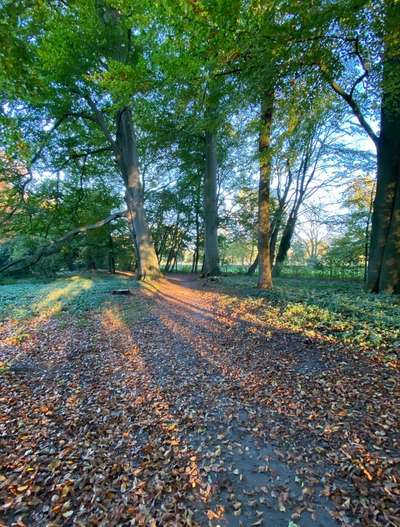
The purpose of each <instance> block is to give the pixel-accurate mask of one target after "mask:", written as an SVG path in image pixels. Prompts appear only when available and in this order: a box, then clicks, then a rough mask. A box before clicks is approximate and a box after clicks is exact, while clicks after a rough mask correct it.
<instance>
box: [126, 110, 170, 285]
mask: <svg viewBox="0 0 400 527" xmlns="http://www.w3.org/2000/svg"><path fill="white" fill-rule="evenodd" d="M116 143H117V148H118V164H119V167H120V170H121V174H122V178H123V180H124V183H125V201H126V204H127V206H128V221H129V222H130V225H131V232H132V233H133V236H134V244H135V249H136V256H137V269H136V273H137V277H138V279H139V280H140V279H145V278H157V277H159V276H160V268H159V264H158V259H157V255H156V252H155V250H154V245H153V241H152V239H151V236H150V232H149V228H148V225H147V221H146V217H145V212H144V199H143V188H142V182H141V179H140V172H139V162H138V153H137V145H136V136H135V131H134V128H133V121H132V113H131V110H130V109H129V108H127V107H126V108H123V109H122V110H120V111H119V112H118V114H117V137H116Z"/></svg>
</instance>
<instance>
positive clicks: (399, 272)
mask: <svg viewBox="0 0 400 527" xmlns="http://www.w3.org/2000/svg"><path fill="white" fill-rule="evenodd" d="M367 288H368V290H369V291H371V292H374V293H378V292H386V293H400V120H399V118H397V119H396V118H395V117H394V116H393V115H390V114H389V112H388V111H386V110H385V108H383V109H382V121H381V135H380V138H379V143H378V175H377V185H376V196H375V201H374V211H373V214H372V230H371V243H370V251H369V261H368V278H367Z"/></svg>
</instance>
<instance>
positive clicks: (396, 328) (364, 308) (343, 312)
mask: <svg viewBox="0 0 400 527" xmlns="http://www.w3.org/2000/svg"><path fill="white" fill-rule="evenodd" d="M255 286H256V279H255V278H250V277H247V276H229V277H224V278H223V282H222V288H223V291H224V292H225V293H226V296H225V301H226V302H227V303H228V304H233V305H236V306H239V304H240V306H241V307H242V308H243V309H245V310H246V311H247V312H250V313H253V314H255V315H256V316H257V317H259V318H260V319H261V320H263V321H265V322H267V323H270V324H271V325H276V324H279V325H281V326H284V327H287V328H288V329H292V330H295V331H301V332H304V333H306V334H308V335H310V336H314V334H315V333H316V332H319V333H323V334H324V335H328V336H332V337H335V338H337V339H339V340H341V341H343V342H345V343H347V344H351V345H353V344H354V345H357V346H360V347H362V348H369V349H383V350H386V351H387V352H388V355H387V360H388V361H390V360H392V359H393V358H394V357H393V355H394V353H395V352H396V351H397V352H398V351H399V350H400V298H399V297H393V296H389V295H382V294H381V295H373V294H368V293H366V292H365V291H363V289H362V285H361V284H360V283H357V282H340V281H323V280H312V279H296V278H279V279H276V280H275V281H274V289H273V290H272V291H259V290H257V289H256V287H255Z"/></svg>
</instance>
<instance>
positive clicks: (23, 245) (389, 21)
mask: <svg viewBox="0 0 400 527" xmlns="http://www.w3.org/2000/svg"><path fill="white" fill-rule="evenodd" d="M399 12H400V9H399V4H398V2H397V1H396V0H379V1H367V0H340V1H336V2H330V1H317V2H314V1H313V2H296V1H286V0H278V1H274V2H272V1H271V2H266V1H250V2H247V1H240V0H230V1H228V2H226V1H225V2H224V1H185V0H181V1H178V0H174V1H168V0H165V1H160V2H154V1H151V2H148V1H145V0H144V1H141V2H136V1H132V0H129V1H128V0H109V1H107V0H91V1H85V2H82V1H72V2H64V1H57V0H55V1H49V2H27V1H17V2H12V3H10V2H1V13H0V15H1V16H0V19H1V23H0V38H1V42H2V46H1V49H0V60H1V73H0V93H1V99H0V127H1V134H0V168H1V170H0V198H1V208H0V243H1V245H0V268H1V271H2V272H3V273H12V274H14V275H17V276H18V275H21V274H26V273H27V272H32V273H40V274H54V273H56V272H69V271H76V270H79V269H86V268H89V269H108V270H109V271H111V272H114V271H115V270H135V271H136V272H137V274H138V277H139V278H145V277H153V276H158V274H159V272H160V269H161V271H165V272H169V271H173V270H186V271H192V272H202V273H203V274H204V275H215V274H218V273H220V272H221V271H222V272H238V271H240V272H249V273H253V272H258V283H259V287H261V288H270V287H271V286H272V277H271V274H273V275H276V276H278V275H279V274H282V275H284V276H285V275H290V274H295V275H317V276H323V277H328V278H329V277H330V278H338V277H339V278H353V279H354V278H356V279H360V280H365V282H366V284H367V288H368V289H369V290H370V291H373V292H379V291H386V292H389V293H396V292H397V293H398V292H400V241H399V238H400V225H399V222H400V172H399V170H400V169H399V166H400V165H399V152H400V144H399V143H400V135H399V122H400V120H399V87H400V74H399V67H400V66H399V53H400V52H399V42H400V38H399V31H400V20H399V19H400V16H399Z"/></svg>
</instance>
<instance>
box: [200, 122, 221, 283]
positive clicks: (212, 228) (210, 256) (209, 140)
mask: <svg viewBox="0 0 400 527" xmlns="http://www.w3.org/2000/svg"><path fill="white" fill-rule="evenodd" d="M205 153H206V155H205V161H206V166H205V172H204V191H203V192H204V256H205V260H204V270H203V273H204V274H205V275H210V276H213V275H218V274H219V273H220V268H219V254H218V235H217V229H218V211H217V144H216V136H215V133H213V132H209V131H207V132H206V134H205Z"/></svg>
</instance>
